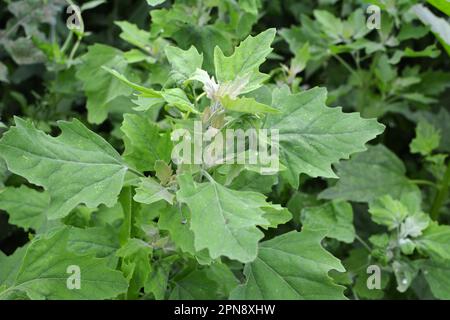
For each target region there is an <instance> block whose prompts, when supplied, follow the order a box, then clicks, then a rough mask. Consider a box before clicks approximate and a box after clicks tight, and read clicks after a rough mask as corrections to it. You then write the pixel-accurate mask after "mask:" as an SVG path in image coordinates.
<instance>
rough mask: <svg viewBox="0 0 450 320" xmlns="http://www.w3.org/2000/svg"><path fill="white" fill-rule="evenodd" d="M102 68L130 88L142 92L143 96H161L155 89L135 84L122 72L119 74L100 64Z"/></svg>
mask: <svg viewBox="0 0 450 320" xmlns="http://www.w3.org/2000/svg"><path fill="white" fill-rule="evenodd" d="M102 69H103V70H105V71H106V72H108V73H110V74H111V75H113V76H114V77H116V78H117V79H118V80H120V81H122V82H123V83H124V84H126V85H127V86H128V87H130V88H132V89H134V90H136V91H139V92H142V94H143V95H145V97H147V98H161V97H162V95H161V93H160V92H158V91H155V90H153V89H150V88H146V87H143V86H141V85H139V84H136V83H134V82H131V81H130V80H128V79H127V78H126V77H125V76H124V75H123V74H121V73H120V72H118V71H117V70H114V69H111V68H108V67H106V66H102Z"/></svg>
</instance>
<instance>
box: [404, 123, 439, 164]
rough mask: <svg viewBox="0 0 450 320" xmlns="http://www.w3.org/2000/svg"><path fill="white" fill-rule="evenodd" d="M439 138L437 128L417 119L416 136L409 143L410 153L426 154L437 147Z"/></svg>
mask: <svg viewBox="0 0 450 320" xmlns="http://www.w3.org/2000/svg"><path fill="white" fill-rule="evenodd" d="M440 139H441V135H440V133H439V130H437V129H436V128H435V127H434V126H433V125H431V124H429V123H428V122H426V121H419V123H418V125H417V127H416V137H415V138H414V139H413V140H412V141H411V144H410V145H409V147H410V149H411V153H420V154H421V155H423V156H427V155H429V154H431V152H432V151H433V150H434V149H436V148H438V147H439V142H440Z"/></svg>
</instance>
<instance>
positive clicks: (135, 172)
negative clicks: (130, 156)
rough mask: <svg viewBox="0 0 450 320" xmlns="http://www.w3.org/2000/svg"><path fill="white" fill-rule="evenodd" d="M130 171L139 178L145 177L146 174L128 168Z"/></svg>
mask: <svg viewBox="0 0 450 320" xmlns="http://www.w3.org/2000/svg"><path fill="white" fill-rule="evenodd" d="M128 170H129V171H130V172H132V173H134V174H135V175H137V176H140V177H145V175H144V174H142V173H140V172H139V171H137V170H135V169H132V168H128Z"/></svg>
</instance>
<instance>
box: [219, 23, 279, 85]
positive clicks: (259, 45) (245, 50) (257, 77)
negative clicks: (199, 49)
mask: <svg viewBox="0 0 450 320" xmlns="http://www.w3.org/2000/svg"><path fill="white" fill-rule="evenodd" d="M275 33H276V30H275V29H268V30H266V31H264V32H261V33H260V34H258V35H257V36H255V37H252V36H249V37H248V38H247V39H245V40H244V41H242V42H241V44H240V45H239V46H238V47H236V49H235V51H234V53H233V55H231V56H229V57H225V55H224V54H223V52H222V50H220V48H219V47H216V48H215V50H214V66H215V69H216V78H217V81H218V82H219V83H226V82H232V81H233V80H235V79H236V78H245V77H249V82H248V84H247V85H246V87H245V89H244V90H242V93H246V92H250V91H253V90H255V89H257V88H259V87H260V86H261V83H262V82H263V81H265V80H266V79H267V77H268V76H267V75H265V74H262V73H260V72H259V66H260V65H261V64H263V63H264V61H265V60H266V57H267V56H268V55H269V54H270V53H271V52H272V48H271V47H270V45H271V44H272V41H273V39H274V37H275Z"/></svg>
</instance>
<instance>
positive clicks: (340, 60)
mask: <svg viewBox="0 0 450 320" xmlns="http://www.w3.org/2000/svg"><path fill="white" fill-rule="evenodd" d="M331 56H332V57H333V58H335V59H336V60H337V61H339V63H340V64H342V66H343V67H344V68H346V69H347V70H348V71H349V72H350V73H351V74H353V75H355V77H357V78H358V79H359V80H360V81H361V78H360V77H359V74H358V73H357V72H356V70H355V69H353V68H352V67H351V66H350V65H349V64H348V63H347V62H346V61H345V60H344V59H342V58H341V57H340V56H339V55H337V54H334V53H332V54H331Z"/></svg>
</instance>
